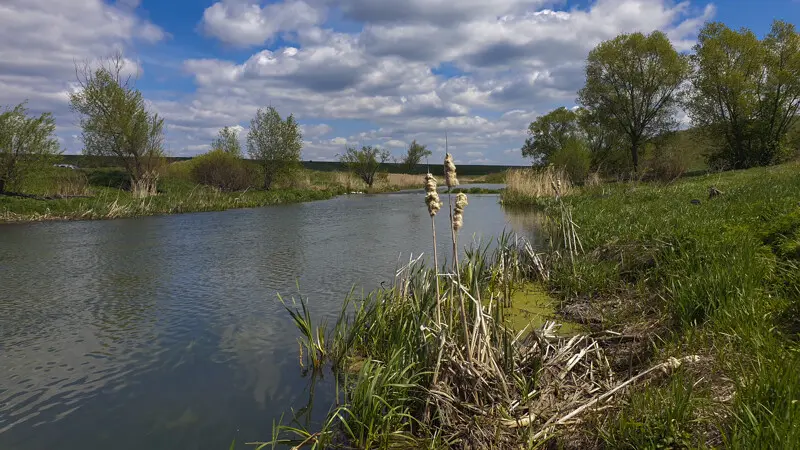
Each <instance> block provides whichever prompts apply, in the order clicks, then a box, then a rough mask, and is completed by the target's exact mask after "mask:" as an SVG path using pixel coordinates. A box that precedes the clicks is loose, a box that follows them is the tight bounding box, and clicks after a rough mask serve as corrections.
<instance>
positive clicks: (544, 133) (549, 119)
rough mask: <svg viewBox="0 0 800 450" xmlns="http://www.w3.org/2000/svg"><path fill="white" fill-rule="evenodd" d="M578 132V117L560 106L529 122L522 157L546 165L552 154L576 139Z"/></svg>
mask: <svg viewBox="0 0 800 450" xmlns="http://www.w3.org/2000/svg"><path fill="white" fill-rule="evenodd" d="M579 132H580V129H579V127H578V116H577V115H576V114H575V112H574V111H571V110H569V109H567V108H565V107H563V106H562V107H560V108H558V109H555V110H553V111H551V112H549V113H547V114H545V115H543V116H539V118H537V119H536V120H535V121H533V122H531V124H530V125H529V126H528V136H529V137H528V138H527V139H526V140H525V144H524V145H523V146H522V156H524V157H527V158H531V159H533V162H534V164H546V163H547V161H548V158H549V157H550V156H551V155H552V154H553V153H555V152H557V151H558V150H559V149H561V148H563V147H564V146H565V145H566V143H567V141H568V140H570V139H573V138H576V137H577V136H578V135H579Z"/></svg>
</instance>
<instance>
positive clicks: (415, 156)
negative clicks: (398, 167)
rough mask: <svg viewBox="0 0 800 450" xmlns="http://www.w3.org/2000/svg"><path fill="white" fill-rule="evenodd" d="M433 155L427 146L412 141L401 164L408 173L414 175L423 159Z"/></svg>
mask: <svg viewBox="0 0 800 450" xmlns="http://www.w3.org/2000/svg"><path fill="white" fill-rule="evenodd" d="M432 154H433V153H432V152H431V151H430V150H428V147H427V146H425V145H421V144H417V141H416V140H414V141H411V145H409V146H408V151H407V152H406V154H405V156H404V157H403V160H402V162H401V163H402V165H403V166H404V167H405V169H406V171H407V172H408V173H412V172H413V171H414V169H415V168H416V167H417V165H418V164H419V162H420V161H422V158H425V157H428V156H431V155H432Z"/></svg>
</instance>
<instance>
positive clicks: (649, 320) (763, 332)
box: [544, 163, 800, 448]
mask: <svg viewBox="0 0 800 450" xmlns="http://www.w3.org/2000/svg"><path fill="white" fill-rule="evenodd" d="M712 185H714V186H716V187H717V188H718V189H720V190H721V191H723V192H724V194H723V195H722V196H720V197H716V198H713V199H709V198H708V188H709V186H712ZM601 192H602V193H604V194H601ZM692 200H699V201H700V203H699V204H693V203H692ZM565 202H566V203H567V204H569V205H571V207H572V211H573V218H574V220H575V222H576V223H577V224H578V225H579V226H580V231H579V235H580V238H581V240H582V243H583V245H584V248H585V252H584V253H583V254H582V255H580V256H579V257H578V259H577V260H576V261H575V265H574V266H573V265H572V264H569V263H567V262H566V261H563V262H562V263H560V264H556V265H555V266H554V268H553V272H552V278H551V281H550V284H549V288H550V289H551V290H552V291H553V293H554V294H555V295H557V296H559V297H561V298H562V299H563V301H564V302H565V305H566V306H567V308H566V310H569V306H570V305H572V306H575V305H588V308H589V309H594V310H595V311H596V312H597V316H598V317H599V321H600V322H599V323H598V324H597V325H596V327H597V328H598V329H600V328H614V329H618V330H622V331H623V332H625V331H626V330H628V332H635V331H636V330H642V329H646V330H648V331H647V335H648V336H647V337H648V338H649V339H651V340H652V341H653V342H654V343H655V344H654V345H655V346H656V351H655V353H654V355H657V356H662V357H663V356H670V355H674V356H681V355H687V354H699V355H702V356H703V357H704V358H705V359H704V360H705V361H706V362H705V363H704V370H702V371H699V372H697V373H690V374H687V376H688V377H689V380H688V383H691V384H693V385H694V384H696V385H697V389H694V390H693V391H692V392H691V401H689V400H687V395H689V394H688V393H687V392H686V391H685V389H684V390H681V389H679V388H678V387H676V386H672V385H670V386H671V387H670V386H668V387H665V388H656V387H651V388H648V389H645V390H643V391H641V392H638V393H636V394H635V395H634V397H633V399H632V400H631V403H630V406H628V407H626V408H623V409H622V410H621V411H618V412H617V413H615V414H616V415H612V416H611V418H610V419H609V420H607V421H604V422H602V425H601V426H599V427H598V430H597V432H599V433H600V435H601V436H602V437H603V439H605V441H606V445H607V446H609V447H610V448H670V447H669V446H666V445H667V444H666V443H668V442H673V444H672V445H673V447H672V448H696V447H697V446H702V445H705V443H706V441H707V440H708V441H709V442H712V443H713V442H716V441H714V439H717V441H718V442H716V443H717V444H719V445H723V446H724V447H729V448H795V446H796V445H797V442H800V375H798V371H797V370H796V367H800V366H798V364H800V358H798V352H799V351H800V346H798V338H799V337H800V334H797V332H798V331H799V329H798V327H797V323H798V322H797V318H796V317H797V312H798V311H800V309H799V308H798V304H800V275H798V268H799V267H800V266H799V265H798V262H799V261H800V258H799V257H800V252H798V249H800V232H799V231H798V230H800V203H799V202H800V165H798V164H796V163H791V164H785V165H782V166H776V167H769V168H757V169H750V170H747V171H736V172H727V173H722V174H717V175H704V176H698V177H693V178H687V179H683V180H679V181H677V182H675V183H672V184H614V185H606V186H602V187H599V188H595V189H593V190H585V191H584V192H583V193H582V194H578V195H573V196H569V197H566V198H565ZM551 203H552V202H550V203H547V202H545V205H544V207H545V208H552V205H551ZM731 355H736V356H735V357H734V358H732V357H731ZM644 364H646V361H645V363H644ZM792 367H794V368H795V369H792ZM685 385H686V383H683V386H685ZM726 393H727V394H729V395H727V394H726ZM694 401H696V402H697V403H699V404H703V403H706V404H709V403H710V404H714V407H713V408H706V409H703V408H694V407H693V406H691V405H692V404H693V403H692V402H694ZM687 402H688V403H687ZM697 422H705V423H707V424H708V426H707V427H706V428H707V429H706V430H705V431H701V430H700V428H698V427H697V426H696V423H697ZM709 430H712V431H709ZM687 433H688V434H687ZM697 433H705V434H700V435H698V434H697ZM715 436H716V438H715ZM681 442H684V443H687V442H688V443H692V444H691V445H689V444H686V445H684V444H681ZM659 445H661V447H659Z"/></svg>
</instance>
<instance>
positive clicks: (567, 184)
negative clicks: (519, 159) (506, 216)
mask: <svg viewBox="0 0 800 450" xmlns="http://www.w3.org/2000/svg"><path fill="white" fill-rule="evenodd" d="M572 192H573V186H572V182H571V181H570V178H569V175H567V172H566V171H565V170H564V169H563V168H561V169H559V168H556V167H555V166H547V167H544V168H529V169H518V170H509V171H508V172H507V174H506V189H505V191H504V192H503V204H505V205H525V204H533V203H537V202H538V201H539V200H540V199H543V198H552V197H555V196H556V195H557V194H558V195H570V194H571V193H572Z"/></svg>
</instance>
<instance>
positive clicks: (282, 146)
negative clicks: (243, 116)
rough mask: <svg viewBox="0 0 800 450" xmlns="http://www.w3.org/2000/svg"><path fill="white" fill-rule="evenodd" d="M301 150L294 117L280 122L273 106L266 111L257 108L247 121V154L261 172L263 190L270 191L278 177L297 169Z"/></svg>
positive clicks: (300, 139)
mask: <svg viewBox="0 0 800 450" xmlns="http://www.w3.org/2000/svg"><path fill="white" fill-rule="evenodd" d="M302 148H303V135H302V133H301V132H300V127H299V126H298V124H297V121H296V120H295V119H294V115H291V114H290V115H289V116H288V117H287V118H286V119H282V118H281V115H280V114H278V110H277V109H275V108H273V107H272V106H270V107H269V108H267V109H266V110H263V109H260V108H259V110H258V111H257V112H256V116H255V117H254V118H253V120H251V121H250V131H249V132H248V133H247V153H248V154H249V155H250V158H252V159H254V160H257V161H258V162H259V163H260V164H261V166H262V168H263V172H264V189H269V188H270V187H271V186H272V183H273V182H274V181H275V180H276V179H277V178H278V177H279V176H282V175H286V174H288V173H290V172H291V171H293V170H295V169H296V168H298V167H299V166H300V151H301V150H302Z"/></svg>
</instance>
